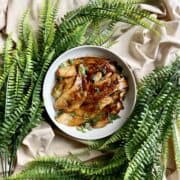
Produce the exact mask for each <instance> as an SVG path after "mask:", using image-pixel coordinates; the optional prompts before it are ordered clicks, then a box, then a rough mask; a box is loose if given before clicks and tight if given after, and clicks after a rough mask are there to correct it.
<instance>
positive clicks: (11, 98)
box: [4, 63, 16, 121]
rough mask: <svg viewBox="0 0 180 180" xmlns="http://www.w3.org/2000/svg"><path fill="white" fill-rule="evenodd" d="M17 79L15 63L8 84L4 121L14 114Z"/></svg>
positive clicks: (10, 71)
mask: <svg viewBox="0 0 180 180" xmlns="http://www.w3.org/2000/svg"><path fill="white" fill-rule="evenodd" d="M15 78H16V64H15V63H14V64H13V65H12V66H11V68H10V70H9V75H8V79H7V84H6V98H5V107H4V108H5V111H4V121H7V118H8V117H9V116H10V114H11V113H12V110H13V108H14V104H15Z"/></svg>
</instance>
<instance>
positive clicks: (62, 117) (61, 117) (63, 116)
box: [56, 113, 73, 125]
mask: <svg viewBox="0 0 180 180" xmlns="http://www.w3.org/2000/svg"><path fill="white" fill-rule="evenodd" d="M72 119H73V117H72V116H71V115H70V114H67V113H63V114H61V115H59V116H58V117H56V121H57V122H59V123H62V124H64V125H68V124H69V121H71V120H72Z"/></svg>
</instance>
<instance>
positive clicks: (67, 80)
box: [62, 76, 75, 91]
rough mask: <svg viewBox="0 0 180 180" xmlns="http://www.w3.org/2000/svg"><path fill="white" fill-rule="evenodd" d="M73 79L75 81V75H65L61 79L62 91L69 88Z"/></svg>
mask: <svg viewBox="0 0 180 180" xmlns="http://www.w3.org/2000/svg"><path fill="white" fill-rule="evenodd" d="M74 81H75V77H74V76H73V77H67V78H64V79H63V80H62V84H63V91H66V90H67V89H70V88H71V87H72V86H73V84H74Z"/></svg>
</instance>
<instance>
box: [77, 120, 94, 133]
mask: <svg viewBox="0 0 180 180" xmlns="http://www.w3.org/2000/svg"><path fill="white" fill-rule="evenodd" d="M91 129H92V127H91V124H90V123H88V122H87V123H85V124H83V125H81V126H78V127H77V130H78V131H81V132H83V133H85V132H86V131H87V130H91Z"/></svg>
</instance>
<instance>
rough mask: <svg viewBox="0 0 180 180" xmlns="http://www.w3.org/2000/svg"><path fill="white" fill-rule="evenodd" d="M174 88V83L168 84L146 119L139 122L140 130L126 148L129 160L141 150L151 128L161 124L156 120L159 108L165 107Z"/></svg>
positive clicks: (137, 130)
mask: <svg viewBox="0 0 180 180" xmlns="http://www.w3.org/2000/svg"><path fill="white" fill-rule="evenodd" d="M172 88H173V83H167V84H166V85H165V87H164V88H163V89H162V90H161V92H160V94H159V95H158V98H156V99H155V100H154V101H155V102H154V103H152V107H150V109H149V112H148V114H147V115H146V116H145V119H143V120H141V122H139V121H137V123H138V124H139V128H137V129H136V132H135V133H134V134H133V135H132V138H131V140H130V141H129V142H127V144H126V147H125V148H126V154H127V157H128V159H129V160H130V159H131V158H132V157H133V156H134V154H135V153H136V149H137V150H138V149H139V147H140V145H141V143H142V141H143V140H144V139H145V138H146V137H147V136H148V134H149V132H151V128H152V127H153V126H154V125H157V123H158V122H159V119H158V118H154V117H158V114H159V113H160V114H161V112H159V110H157V108H159V107H160V108H163V105H164V104H166V101H167V100H168V96H170V93H171V90H172ZM160 108H159V109H160Z"/></svg>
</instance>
